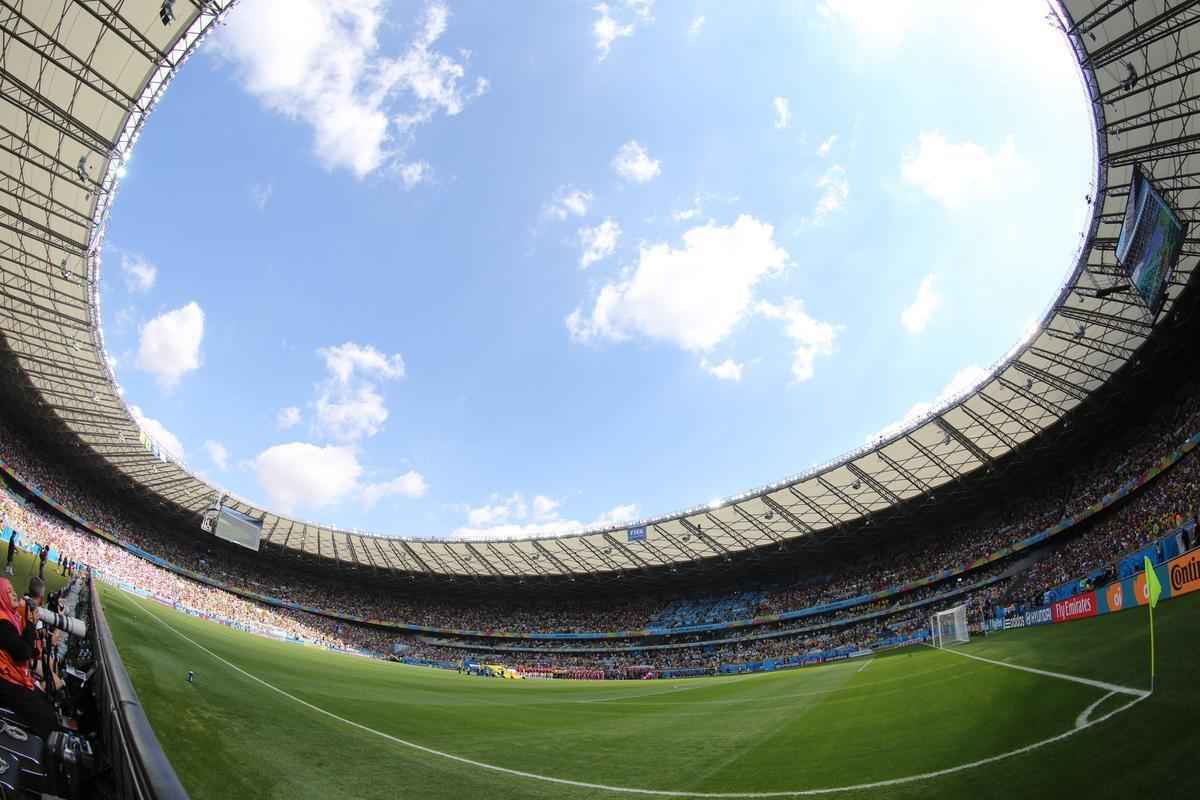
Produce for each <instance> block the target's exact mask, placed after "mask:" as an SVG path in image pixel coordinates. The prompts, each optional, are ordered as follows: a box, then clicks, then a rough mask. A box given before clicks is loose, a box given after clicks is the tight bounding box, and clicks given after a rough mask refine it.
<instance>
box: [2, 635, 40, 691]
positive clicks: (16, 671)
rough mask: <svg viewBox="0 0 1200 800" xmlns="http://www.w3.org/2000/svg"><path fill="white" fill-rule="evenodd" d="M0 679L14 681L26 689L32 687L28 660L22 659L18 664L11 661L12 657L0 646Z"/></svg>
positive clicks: (31, 674)
mask: <svg viewBox="0 0 1200 800" xmlns="http://www.w3.org/2000/svg"><path fill="white" fill-rule="evenodd" d="M6 621H7V620H6ZM17 633H18V634H20V631H17ZM0 680H2V681H4V682H6V683H14V684H16V685H17V686H24V687H25V688H26V689H32V688H33V673H31V672H30V671H29V662H28V661H24V662H22V663H20V664H18V663H17V662H15V661H13V657H12V656H11V655H9V653H8V651H7V650H4V649H3V648H0Z"/></svg>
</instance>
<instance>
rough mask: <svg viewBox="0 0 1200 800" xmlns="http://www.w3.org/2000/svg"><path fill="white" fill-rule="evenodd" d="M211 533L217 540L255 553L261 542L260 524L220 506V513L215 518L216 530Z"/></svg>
mask: <svg viewBox="0 0 1200 800" xmlns="http://www.w3.org/2000/svg"><path fill="white" fill-rule="evenodd" d="M213 533H214V534H215V535H216V537H217V538H218V539H224V540H225V541H227V542H233V543H234V544H240V545H241V546H242V547H246V548H249V549H250V550H254V551H256V552H257V551H258V545H259V542H260V541H261V540H262V523H261V522H259V521H258V520H256V519H254V518H252V517H247V516H246V515H245V514H240V513H238V512H237V511H234V510H233V509H232V508H225V507H224V506H222V507H221V513H220V514H219V515H218V516H217V529H216V530H215V531H213Z"/></svg>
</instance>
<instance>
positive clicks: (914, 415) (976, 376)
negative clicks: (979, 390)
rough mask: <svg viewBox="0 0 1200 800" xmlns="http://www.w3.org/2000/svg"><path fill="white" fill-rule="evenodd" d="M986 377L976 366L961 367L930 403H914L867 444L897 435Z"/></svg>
mask: <svg viewBox="0 0 1200 800" xmlns="http://www.w3.org/2000/svg"><path fill="white" fill-rule="evenodd" d="M987 375H988V371H987V370H986V369H984V368H983V367H981V366H979V365H978V364H972V365H970V366H967V367H963V368H962V369H960V370H959V371H958V372H956V373H954V377H953V378H951V379H950V382H949V383H947V384H946V385H945V386H943V387H942V391H941V392H939V393H938V396H937V397H936V398H935V399H934V401H933V402H931V403H916V404H914V405H913V406H912V408H910V409H909V410H908V413H906V414H905V415H904V417H903V419H901V420H900V421H898V422H893V423H892V424H891V425H888V426H886V427H884V428H883V429H882V430H880V431H878V432H876V433H873V434H871V435H870V436H868V437H867V442H868V443H870V442H874V441H876V440H877V439H885V438H887V437H888V436H891V435H893V434H896V433H899V432H900V431H902V430H904V429H905V428H907V427H908V426H909V425H911V424H912V423H914V422H916V421H917V420H918V419H920V418H921V417H923V416H925V415H926V414H928V413H930V412H931V411H933V410H934V409H935V408H939V407H941V406H942V405H944V404H945V403H947V402H948V401H949V400H950V399H951V398H955V397H958V396H959V395H960V394H962V393H963V392H966V391H969V390H971V389H973V388H975V387H976V386H978V385H979V384H980V382H982V381H983V379H984V378H986V377H987Z"/></svg>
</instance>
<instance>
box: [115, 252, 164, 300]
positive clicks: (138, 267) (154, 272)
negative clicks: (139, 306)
mask: <svg viewBox="0 0 1200 800" xmlns="http://www.w3.org/2000/svg"><path fill="white" fill-rule="evenodd" d="M121 271H122V272H124V273H125V288H127V289H128V290H129V291H131V292H134V293H138V294H140V293H143V292H148V291H150V290H151V289H153V288H154V282H155V281H156V280H158V267H156V266H154V265H153V264H151V263H150V262H149V261H147V260H146V259H144V258H142V257H141V256H133V255H129V254H127V253H122V254H121Z"/></svg>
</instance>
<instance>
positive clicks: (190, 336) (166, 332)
mask: <svg viewBox="0 0 1200 800" xmlns="http://www.w3.org/2000/svg"><path fill="white" fill-rule="evenodd" d="M203 340H204V312H203V311H202V310H200V306H199V305H198V304H196V303H195V302H194V301H193V302H191V303H188V304H187V305H186V306H183V307H182V308H177V309H175V310H174V311H167V312H166V313H164V314H160V315H159V316H157V317H155V318H154V319H152V320H150V321H149V322H147V323H146V325H145V326H144V327H143V328H142V330H141V333H140V335H139V337H138V353H137V362H136V363H137V366H138V369H141V370H145V371H146V372H149V373H151V374H153V375H154V376H155V377H156V378H157V379H158V383H159V385H160V386H162V387H163V388H164V389H166V390H171V389H174V388H175V387H176V386H178V385H179V381H180V379H181V378H182V377H183V376H184V375H186V374H187V373H189V372H192V371H193V370H196V369H199V368H200V344H201V342H203Z"/></svg>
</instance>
